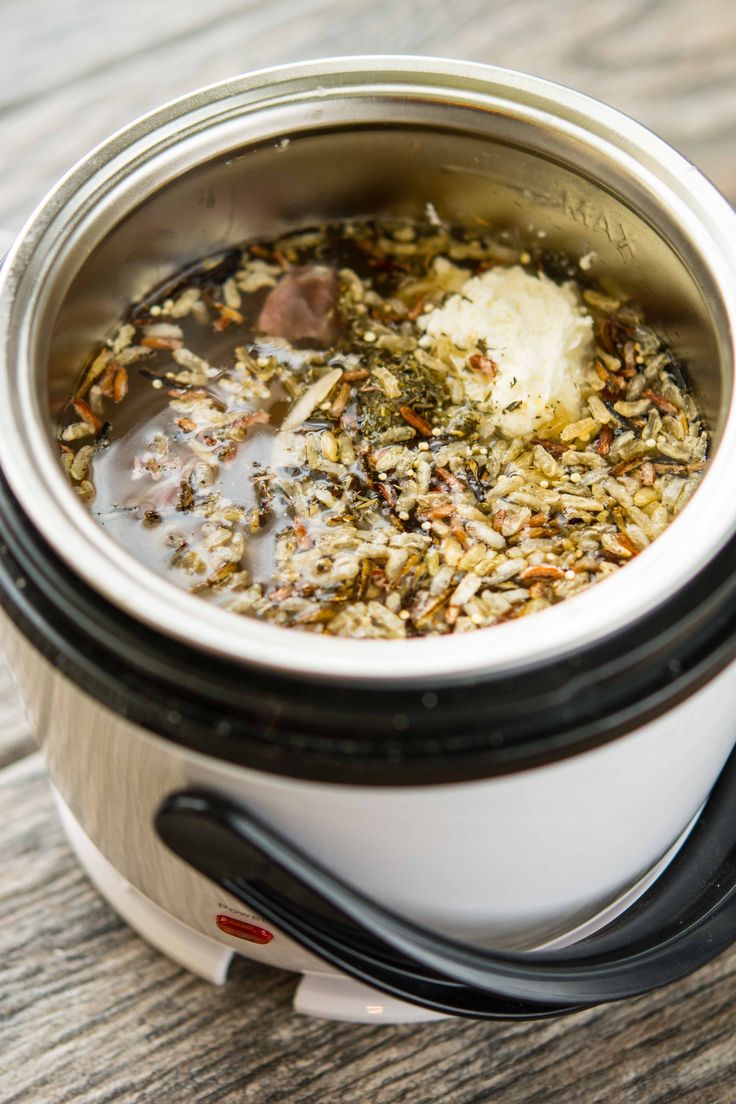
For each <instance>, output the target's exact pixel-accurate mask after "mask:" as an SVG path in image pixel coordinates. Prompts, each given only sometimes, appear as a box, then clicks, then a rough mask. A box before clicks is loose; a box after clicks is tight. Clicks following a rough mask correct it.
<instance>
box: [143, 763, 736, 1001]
mask: <svg viewBox="0 0 736 1104" xmlns="http://www.w3.org/2000/svg"><path fill="white" fill-rule="evenodd" d="M155 823H156V828H157V831H158V833H159V836H160V837H161V839H162V840H163V841H164V842H165V843H166V844H167V845H168V846H169V847H170V848H171V850H172V851H174V852H175V853H176V854H177V855H179V856H180V857H181V858H182V859H184V860H185V861H186V862H188V863H189V864H190V865H191V866H193V867H194V868H195V869H196V870H199V871H200V872H201V873H202V874H204V875H205V876H206V877H208V878H209V879H210V880H211V881H213V882H215V883H216V884H217V885H219V886H221V887H222V889H224V890H226V891H227V892H229V893H231V894H233V895H234V896H235V897H237V898H238V899H239V900H241V901H243V902H244V904H246V905H248V906H250V907H251V908H253V909H255V910H256V911H257V912H258V913H259V914H260V915H261V916H263V917H264V918H265V919H266V920H267V921H270V922H271V923H273V924H274V925H276V926H277V927H278V928H279V930H280V931H281V932H283V933H284V934H285V935H288V936H290V937H291V938H292V939H294V940H295V941H296V942H297V943H299V944H301V945H302V946H303V947H304V948H305V949H306V950H308V951H310V952H311V953H313V954H315V955H317V956H318V957H320V958H321V959H323V960H324V961H325V962H328V963H329V964H330V965H332V966H334V967H336V968H337V969H339V970H341V971H342V972H344V973H346V974H349V975H350V976H352V977H354V978H356V979H357V980H358V981H361V982H363V983H364V984H367V985H370V986H372V987H373V988H375V989H379V990H382V991H384V992H386V993H389V994H390V995H391V996H393V997H397V998H399V999H401V1000H405V1001H409V1002H411V1003H413V1004H418V1005H422V1006H424V1007H427V1008H431V1009H434V1010H435V1011H439V1012H444V1013H449V1014H452V1015H457V1016H468V1017H472V1018H477V1019H524V1018H537V1017H541V1016H552V1015H559V1014H562V1013H567V1012H573V1011H576V1010H577V1009H579V1008H583V1007H588V1006H590V1005H593V1004H599V1003H602V1002H605V1001H612V1000H619V999H621V998H623V997H630V996H636V995H638V994H641V993H646V992H649V991H650V990H652V989H656V988H658V987H660V986H662V985H666V984H668V983H669V982H671V981H675V980H677V979H678V978H681V977H684V976H685V975H686V974H688V973H690V972H692V971H693V970H695V969H697V968H698V967H700V966H702V965H704V964H705V963H706V962H708V961H709V960H710V959H712V958H714V957H715V956H716V955H717V954H719V953H720V952H721V951H722V950H724V949H725V948H726V947H728V946H729V945H730V944H731V943H732V942H733V941H734V940H736V751H735V752H732V754H731V757H730V758H729V760H728V762H727V764H726V766H725V767H724V769H723V771H722V773H721V775H720V777H719V779H718V782H717V783H716V785H715V787H714V789H713V791H712V793H711V795H710V797H709V798H708V801H707V803H706V805H705V807H704V809H703V811H702V812H701V814H700V816H699V818H698V821H697V823H696V825H695V827H694V828H693V830H692V832H691V833H690V836H689V837H688V839H687V840H686V841H685V843H684V845H683V846H682V848H681V849H680V851H679V852H678V854H677V855H676V856H675V858H674V859H673V860H672V862H671V863H670V865H669V866H668V867H667V869H666V870H665V871H664V872H663V874H662V875H660V877H659V878H658V879H657V881H656V882H655V883H654V885H653V886H652V887H651V888H650V889H649V890H648V891H647V892H646V893H645V894H643V896H642V897H640V898H639V899H638V900H637V901H636V902H635V903H634V904H633V905H632V906H631V907H630V908H629V909H628V910H627V911H626V912H625V913H624V914H623V915H622V916H620V917H619V918H618V919H617V920H615V921H614V922H613V923H611V924H609V925H608V926H607V927H606V928H604V929H603V930H602V931H600V932H598V933H596V934H595V935H593V936H590V937H589V938H587V939H586V940H584V941H582V942H580V943H577V944H575V945H574V946H572V947H567V948H563V949H561V950H555V951H546V952H535V951H529V952H523V953H514V952H505V951H492V950H487V949H485V948H480V947H474V946H471V945H468V944H464V943H460V942H457V941H456V940H453V939H449V938H446V937H444V936H441V935H437V934H436V933H434V932H431V931H429V930H427V929H426V928H422V927H420V926H419V925H417V924H414V923H412V922H411V921H408V920H405V919H403V918H402V917H400V916H397V915H396V914H395V913H393V912H391V911H389V910H388V909H385V908H383V907H382V906H381V905H379V904H378V903H377V902H375V901H373V900H371V899H369V898H368V897H366V896H365V895H364V894H362V893H360V892H359V891H357V890H355V889H353V888H352V887H351V886H350V885H348V884H347V883H346V882H344V881H343V880H342V879H340V878H337V877H335V876H334V875H333V874H331V873H330V872H329V871H328V870H326V869H325V868H324V867H323V866H322V865H320V864H319V863H317V862H315V861H314V860H313V859H311V858H310V857H309V856H307V855H306V854H304V852H302V851H301V850H300V849H299V848H298V847H296V846H295V845H293V844H292V843H290V842H289V841H287V840H285V839H284V838H283V837H282V836H281V835H279V834H278V833H277V832H274V831H273V830H272V829H271V828H269V827H268V826H267V825H265V824H264V823H263V822H262V821H260V820H259V819H258V818H256V817H254V816H252V815H251V813H249V812H248V810H247V809H246V808H244V807H243V805H242V804H240V803H235V802H233V801H231V800H230V799H229V798H226V797H223V796H220V795H219V794H216V793H211V792H208V791H199V790H190V791H186V792H183V793H176V794H172V795H171V796H169V797H168V798H166V800H165V801H164V803H163V804H162V806H161V808H160V809H159V811H158V813H157V815H156V821H155Z"/></svg>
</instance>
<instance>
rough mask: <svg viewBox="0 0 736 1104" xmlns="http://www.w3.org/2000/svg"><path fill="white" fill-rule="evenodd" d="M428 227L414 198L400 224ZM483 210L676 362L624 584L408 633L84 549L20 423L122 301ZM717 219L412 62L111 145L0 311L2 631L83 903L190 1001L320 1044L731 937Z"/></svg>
mask: <svg viewBox="0 0 736 1104" xmlns="http://www.w3.org/2000/svg"><path fill="white" fill-rule="evenodd" d="M428 205H429V207H428ZM427 210H431V211H433V212H434V213H436V217H437V218H439V219H441V220H442V221H443V222H446V223H448V224H460V225H472V224H473V223H474V220H478V219H481V220H486V221H488V222H490V223H492V224H493V225H496V226H505V227H508V228H512V229H515V230H516V231H519V232H521V233H522V234H524V235H539V236H540V237H544V239H545V244H546V246H547V247H548V248H549V249H550V250H560V251H562V252H564V253H565V254H566V255H568V256H571V257H573V258H581V257H583V256H585V257H586V258H587V259H588V263H589V264H590V265H591V266H592V267H591V274H592V275H593V276H596V275H597V274H601V275H605V277H606V278H607V279H611V280H614V281H616V283H617V284H618V285H619V286H621V287H623V288H625V289H626V290H627V292H628V293H629V294H630V295H631V296H632V297H633V298H635V299H636V300H638V301H640V302H641V303H643V304H644V305H645V307H646V310H647V316H648V319H649V320H651V321H652V323H653V324H654V325H655V326H656V327H657V328H658V329H659V330H660V332H661V333H662V334H663V335H664V336H665V337H666V338H667V340H668V341H669V342H670V343H671V345H672V346H673V347H674V349H675V350H676V352H677V354H678V356H680V357H681V358H682V360H683V361H684V362H686V363H687V364H688V366H689V370H690V373H691V378H692V382H693V386H694V388H695V391H696V393H697V397H698V401H699V403H700V405H701V407H702V409H703V410H704V411H705V415H706V417H707V420H708V422H709V425H710V429H711V431H712V435H713V453H712V459H711V460H710V463H709V467H708V470H707V472H706V474H705V477H704V479H703V481H702V484H701V486H700V487H699V489H698V490H697V491H696V493H695V495H694V496H693V498H692V500H691V501H690V502H689V503H688V505H687V506H686V507H685V509H684V511H683V512H682V514H681V515H680V516H679V517H678V518H677V519H676V520H675V521H674V523H673V524H672V525H671V526H670V527H669V528H668V529H667V531H666V532H665V533H664V534H663V535H662V536H661V537H660V538H659V539H658V540H657V541H656V542H655V543H654V544H653V545H652V546H651V547H648V548H647V549H646V550H645V551H644V552H643V553H642V554H641V555H639V556H638V557H637V558H636V559H635V560H634V561H633V562H632V563H631V564H629V565H628V566H627V567H626V568H625V570H623V571H621V572H617V573H615V574H614V575H613V576H612V577H610V578H607V579H606V580H604V581H602V582H600V583H599V584H597V585H596V586H594V587H592V588H590V589H589V590H587V591H586V592H585V593H583V594H581V595H579V596H577V597H574V598H572V599H570V600H569V601H567V602H564V603H562V604H560V605H558V606H556V607H554V608H551V609H549V610H546V611H544V612H542V613H538V614H535V615H533V616H531V617H529V618H522V619H520V620H518V621H511V622H509V623H507V624H503V625H499V626H496V627H493V628H491V629H485V630H478V631H476V632H472V633H468V634H457V635H452V636H448V637H443V638H426V639H416V640H410V641H383V640H378V641H374V640H368V641H363V640H344V639H336V638H330V637H328V636H324V635H317V634H309V633H304V632H298V631H294V630H289V629H284V628H280V627H278V626H275V625H272V624H268V623H264V622H260V621H258V620H255V619H250V618H244V617H237V616H235V615H233V614H229V613H226V612H224V611H223V610H221V609H219V608H216V607H215V606H214V605H211V604H208V603H206V602H203V601H202V600H201V599H199V598H196V597H194V596H192V595H190V594H189V593H187V592H185V591H183V590H180V589H178V588H176V587H175V586H174V585H173V584H171V583H169V582H167V581H166V580H165V579H163V578H161V577H159V576H157V575H155V574H154V573H152V572H151V571H149V570H148V569H147V568H145V567H144V566H143V565H142V564H140V563H139V562H137V561H136V560H135V559H134V558H133V557H132V556H131V555H130V554H128V553H127V552H126V551H124V549H123V548H122V547H119V546H117V545H116V544H115V543H113V542H112V541H111V540H110V539H109V537H108V536H107V535H106V534H105V532H104V531H103V530H102V529H101V528H100V527H99V526H98V525H97V524H96V522H95V521H94V519H93V518H92V517H91V516H90V514H89V512H88V511H87V510H86V509H85V507H84V505H83V504H82V503H81V502H80V501H79V499H78V497H77V496H76V495H75V493H74V491H73V489H72V488H71V487H70V485H69V484H68V481H67V479H66V476H65V474H64V472H63V471H62V468H61V466H60V464H59V460H58V445H57V443H56V440H55V428H54V418H53V412H54V411H55V410H57V409H58V406H59V403H60V402H61V401H63V399H64V398H65V397H66V396H67V395H68V394H69V393H70V391H71V389H72V387H73V382H74V378H75V375H76V373H77V372H78V370H79V367H80V365H81V363H82V361H83V359H84V357H85V355H86V352H87V350H88V349H89V348H91V347H92V346H93V345H94V343H95V342H96V341H98V340H99V339H100V337H101V336H102V335H104V334H105V333H106V332H107V330H108V329H109V327H110V326H111V325H112V324H113V323H114V322H115V320H117V319H118V318H119V317H120V316H121V315H122V314H124V312H125V310H126V308H127V306H128V304H130V303H131V302H132V301H135V300H136V299H138V298H140V297H141V296H142V295H143V294H145V293H146V292H147V291H148V290H149V289H150V288H151V287H153V286H155V285H157V284H159V283H161V282H162V281H163V280H165V279H166V278H167V277H169V276H171V275H173V274H175V273H176V272H177V271H179V270H180V269H182V268H183V267H184V266H186V265H187V264H189V263H191V262H193V261H195V260H196V259H198V258H199V257H201V256H203V255H205V254H208V253H212V252H213V251H214V250H219V249H221V248H222V249H224V248H227V247H229V246H231V245H233V244H234V243H237V242H240V241H242V240H244V239H248V238H252V237H255V236H259V235H268V236H274V235H277V234H281V233H283V232H286V231H288V230H290V229H292V228H297V227H303V226H308V225H310V224H311V225H313V224H315V223H318V222H321V221H324V220H334V219H337V218H352V217H362V216H381V215H388V214H390V215H392V216H406V217H415V218H420V217H423V216H424V214H425V212H426V211H427ZM734 332H736V216H735V215H734V212H733V211H732V210H731V209H730V207H729V206H728V204H727V203H726V201H725V200H724V199H723V198H722V197H721V196H720V195H719V194H718V192H717V191H716V189H715V188H714V187H713V186H712V185H711V184H710V183H709V182H708V181H707V180H706V179H705V178H704V177H703V176H702V175H701V174H700V173H699V172H698V171H697V169H696V168H694V167H693V166H692V165H691V164H690V163H689V162H688V161H686V160H685V159H684V158H683V157H681V156H679V155H678V154H677V153H675V152H674V151H673V150H672V149H670V148H669V147H668V146H667V145H665V143H664V142H662V141H660V139H658V138H656V137H655V136H654V135H652V134H651V133H649V132H648V131H646V130H645V129H643V128H642V127H641V126H639V125H638V124H637V123H635V122H633V121H632V120H631V119H629V118H626V117H625V116H623V115H621V114H619V113H618V112H616V111H614V110H612V109H611V108H609V107H606V106H604V105H603V104H600V103H597V102H595V101H593V100H591V99H588V98H586V97H585V96H582V95H580V94H578V93H576V92H573V91H570V90H568V89H565V88H562V87H559V86H557V85H553V84H550V83H547V82H545V81H542V80H539V79H536V78H533V77H530V76H525V75H523V74H520V73H514V72H509V71H506V70H503V69H497V68H491V67H486V66H480V65H472V64H469V63H466V62H458V61H443V60H435V59H424V58H417V57H367V58H361V57H357V58H347V59H335V60H323V61H317V62H310V63H306V64H299V65H292V66H288V67H282V68H276V69H270V70H265V71H262V72H257V73H252V74H248V75H245V76H241V77H237V78H235V79H234V80H229V81H225V82H224V83H220V84H216V85H213V86H211V87H209V88H205V89H202V90H201V91H198V92H195V93H193V94H192V95H189V96H186V97H184V98H182V99H179V100H177V101H175V102H173V103H171V104H168V105H167V106H165V107H163V108H161V109H160V110H157V111H154V112H153V113H151V114H149V115H147V116H145V117H144V118H142V119H140V120H139V121H138V122H135V123H133V124H132V125H131V126H129V127H127V128H126V129H125V130H123V131H121V132H119V133H118V134H115V135H114V136H113V137H112V138H110V139H109V140H108V141H106V142H104V143H103V144H102V145H101V146H99V147H98V148H97V149H95V150H94V151H93V152H92V153H90V154H89V156H87V157H86V158H85V159H84V160H83V161H81V162H80V163H79V164H78V165H77V166H76V167H74V168H73V169H72V170H71V171H70V172H69V174H68V175H67V176H66V177H65V178H64V179H63V180H62V181H61V182H60V183H59V184H58V185H57V187H56V188H54V190H53V191H52V192H51V194H50V195H49V196H48V197H47V198H46V199H45V200H44V201H43V202H42V203H41V205H40V207H39V208H38V209H37V210H36V212H35V213H34V214H33V215H32V217H31V218H30V220H29V221H28V223H27V224H26V226H25V228H24V229H23V230H22V232H21V233H20V235H19V237H18V238H17V240H16V242H15V244H14V245H13V247H12V249H11V251H10V253H9V254H8V256H7V257H6V259H5V263H4V265H3V267H2V274H1V287H0V356H1V357H2V374H1V375H0V391H1V395H0V407H1V408H2V410H3V411H4V413H3V432H2V434H1V435H0V602H1V604H2V610H3V613H2V615H1V621H2V639H3V642H4V648H5V653H6V655H7V658H8V662H9V664H10V665H11V668H12V671H13V674H14V678H15V680H16V682H17V685H18V687H19V689H20V692H21V694H22V696H23V698H24V700H25V703H26V706H27V708H28V711H29V714H30V717H31V720H32V724H33V726H34V729H35V731H36V733H37V735H38V739H39V741H40V744H41V746H42V748H43V753H44V756H45V759H46V762H47V764H48V772H49V776H50V778H51V781H52V783H53V786H54V790H55V793H56V796H57V799H58V805H59V812H60V815H61V818H62V821H63V823H64V825H65V828H66V830H67V832H68V835H69V838H70V840H71V843H72V845H73V847H74V848H75V850H76V852H77V854H78V856H79V859H80V861H81V863H82V864H83V866H84V867H85V869H86V870H87V872H88V874H89V876H90V878H91V879H92V881H93V882H94V883H95V884H96V885H97V886H98V888H99V889H100V891H101V892H102V893H103V894H104V895H105V896H106V897H107V898H108V900H109V901H110V902H111V904H112V905H113V906H114V907H115V908H116V909H117V910H118V912H119V913H120V914H121V915H122V916H123V917H124V918H125V919H126V920H127V921H128V922H129V923H130V924H131V925H132V926H133V927H134V928H136V929H137V930H138V931H139V932H141V934H142V935H144V936H145V937H146V938H147V939H149V940H150V941H151V942H152V943H153V944H154V945H155V946H157V947H158V948H160V949H161V950H162V951H163V952H165V953H166V954H168V955H170V956H171V957H172V958H173V959H175V960H176V961H178V962H180V963H182V964H183V965H184V966H186V967H187V968H188V969H190V970H192V971H193V972H195V973H197V974H200V975H201V976H203V977H205V978H209V979H211V980H212V981H216V982H220V981H222V980H223V979H224V977H225V975H226V972H227V968H228V964H229V962H230V961H231V959H232V956H233V955H234V954H243V955H246V956H248V957H250V958H252V959H254V960H257V961H259V962H263V963H267V964H270V965H273V966H276V967H280V968H282V969H286V970H292V971H295V972H297V973H299V974H301V975H302V980H301V981H300V983H299V986H298V989H297V994H296V998H295V1005H296V1007H297V1008H298V1009H299V1010H301V1011H305V1012H311V1013H313V1014H316V1015H322V1016H331V1017H335V1018H343V1019H353V1020H367V1021H370V1020H385V1021H388V1022H401V1021H418V1020H422V1019H432V1018H437V1017H441V1016H447V1015H456V1016H467V1017H476V1018H487V1019H496V1018H501V1019H514V1018H523V1017H540V1016H550V1015H554V1014H558V1013H562V1012H569V1011H571V1010H573V1009H576V1008H581V1007H586V1006H590V1005H593V1004H596V1003H599V1002H603V1001H611V1000H618V999H620V998H624V997H629V996H633V995H635V994H638V993H643V992H646V991H648V990H650V989H653V988H655V987H657V986H660V985H664V984H666V983H668V982H670V981H672V980H674V979H676V978H679V977H682V976H683V975H685V974H686V973H688V972H689V971H691V970H694V969H696V968H697V967H699V966H700V965H702V964H703V963H704V962H706V961H707V960H709V959H710V958H712V957H713V956H714V955H716V954H717V953H718V952H719V951H721V950H722V949H723V948H725V947H726V946H727V945H729V944H730V943H731V942H732V941H733V939H734V938H736V892H735V891H736V757H734V755H733V754H732V748H733V746H734V739H735V737H736V721H735V720H734V708H733V701H734V696H735V695H736V665H734V656H736V572H735V571H734V563H735V562H736V561H735V560H734V557H735V556H736V537H735V536H734V528H735V526H736V495H734V494H733V493H732V492H733V488H734V478H735V477H734V472H736V422H735V420H734V413H733V370H734Z"/></svg>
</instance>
